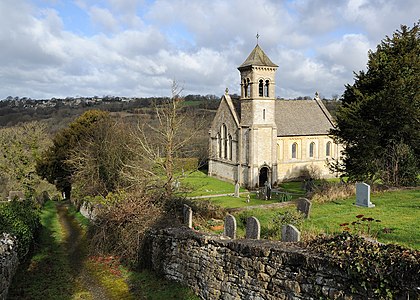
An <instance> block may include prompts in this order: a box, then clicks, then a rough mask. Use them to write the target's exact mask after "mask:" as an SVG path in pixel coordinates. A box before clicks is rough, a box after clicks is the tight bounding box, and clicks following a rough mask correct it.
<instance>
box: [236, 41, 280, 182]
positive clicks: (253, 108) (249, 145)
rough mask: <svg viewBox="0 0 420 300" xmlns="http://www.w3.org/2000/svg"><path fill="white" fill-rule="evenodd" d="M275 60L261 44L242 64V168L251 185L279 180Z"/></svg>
mask: <svg viewBox="0 0 420 300" xmlns="http://www.w3.org/2000/svg"><path fill="white" fill-rule="evenodd" d="M277 68H278V66H277V65H276V64H274V63H273V62H272V61H271V60H270V59H269V58H268V56H267V55H266V54H265V53H264V51H263V50H262V49H261V47H260V46H259V45H258V44H257V45H256V46H255V48H254V49H253V50H252V52H251V53H250V54H249V56H248V58H247V59H246V60H245V61H244V62H243V63H242V64H241V65H240V66H239V67H238V70H239V72H240V74H241V97H240V104H241V136H242V141H243V146H244V147H243V150H242V151H243V152H244V153H242V155H241V156H240V157H241V158H242V159H241V162H240V166H241V169H242V170H239V171H240V172H241V173H242V174H243V176H244V178H243V181H244V182H247V185H248V186H249V187H251V188H253V187H257V186H263V185H264V184H265V183H266V182H267V183H269V184H274V183H276V181H277V151H276V150H277V127H276V123H275V115H276V114H275V110H276V103H275V101H276V96H275V87H276V85H275V74H276V70H277Z"/></svg>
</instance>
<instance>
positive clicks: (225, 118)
mask: <svg viewBox="0 0 420 300" xmlns="http://www.w3.org/2000/svg"><path fill="white" fill-rule="evenodd" d="M222 124H225V125H226V126H227V127H228V128H229V129H230V131H234V132H236V130H237V128H238V127H239V119H238V115H237V113H236V110H235V107H234V104H233V102H232V99H231V98H230V96H229V95H227V94H225V95H223V97H222V99H221V101H220V105H219V108H218V109H217V112H216V116H215V117H214V119H213V123H212V126H211V131H212V136H214V134H216V133H217V132H218V131H220V128H221V126H222ZM213 133H214V134H213Z"/></svg>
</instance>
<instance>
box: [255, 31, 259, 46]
mask: <svg viewBox="0 0 420 300" xmlns="http://www.w3.org/2000/svg"><path fill="white" fill-rule="evenodd" d="M255 37H256V38H257V45H258V38H259V37H260V35H259V34H258V32H257V35H256V36H255Z"/></svg>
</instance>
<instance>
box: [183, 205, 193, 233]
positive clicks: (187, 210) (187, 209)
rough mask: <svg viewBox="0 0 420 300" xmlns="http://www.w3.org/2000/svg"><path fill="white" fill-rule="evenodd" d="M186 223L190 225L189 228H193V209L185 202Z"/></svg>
mask: <svg viewBox="0 0 420 300" xmlns="http://www.w3.org/2000/svg"><path fill="white" fill-rule="evenodd" d="M183 210H184V211H183V213H184V224H185V225H187V226H188V228H192V209H191V207H189V206H188V205H187V204H184V209H183Z"/></svg>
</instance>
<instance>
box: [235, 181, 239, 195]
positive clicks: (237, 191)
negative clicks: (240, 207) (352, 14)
mask: <svg viewBox="0 0 420 300" xmlns="http://www.w3.org/2000/svg"><path fill="white" fill-rule="evenodd" d="M234 196H235V197H236V198H239V182H236V183H235V194H234Z"/></svg>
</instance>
